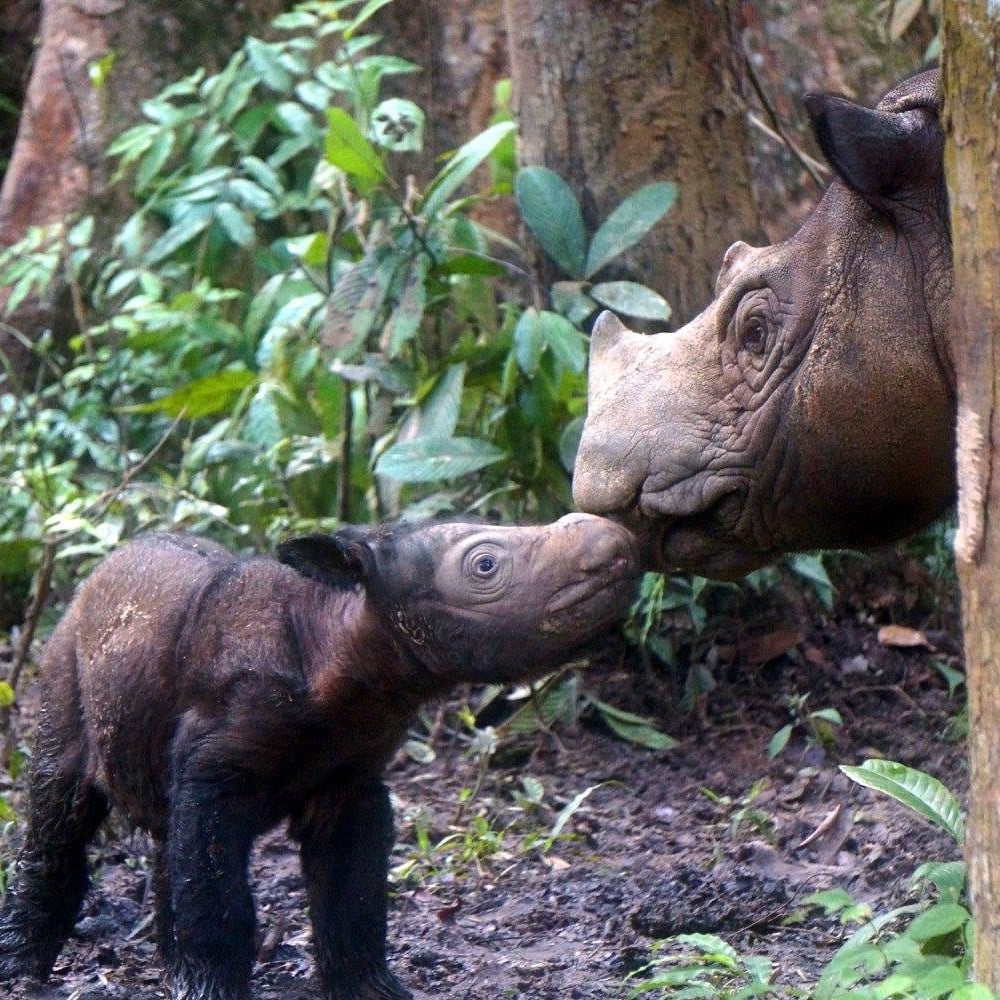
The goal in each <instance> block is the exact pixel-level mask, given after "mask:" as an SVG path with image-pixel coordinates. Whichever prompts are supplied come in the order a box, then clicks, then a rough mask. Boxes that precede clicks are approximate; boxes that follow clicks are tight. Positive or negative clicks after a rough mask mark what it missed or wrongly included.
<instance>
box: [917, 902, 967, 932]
mask: <svg viewBox="0 0 1000 1000" xmlns="http://www.w3.org/2000/svg"><path fill="white" fill-rule="evenodd" d="M971 919H972V915H971V914H970V913H969V911H968V910H967V909H966V908H965V907H964V906H959V904H958V903H938V904H937V905H936V906H932V907H931V908H930V909H929V910H925V911H924V912H923V913H921V914H920V915H919V916H918V917H915V918H914V920H913V922H912V923H911V924H910V926H909V927H907V928H906V931H905V932H904V933H905V935H906V937H908V938H911V939H912V940H914V941H930V940H931V939H932V938H936V937H941V936H942V935H944V934H950V933H951V932H952V931H956V930H958V929H959V928H960V927H964V926H965V924H966V923H968V922H969V921H970V920H971Z"/></svg>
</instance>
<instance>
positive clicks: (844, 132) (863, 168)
mask: <svg viewBox="0 0 1000 1000" xmlns="http://www.w3.org/2000/svg"><path fill="white" fill-rule="evenodd" d="M804 100H805V105H806V111H807V112H808V113H809V118H810V120H811V122H812V128H813V132H814V133H815V134H816V140H817V142H819V145H820V149H822V150H823V154H824V155H825V156H826V158H827V159H828V160H829V161H830V165H831V166H832V167H833V169H834V170H836V171H837V173H838V174H839V176H840V178H841V179H842V180H843V181H844V183H845V184H847V185H848V187H850V188H853V189H854V190H855V191H857V192H858V194H860V195H862V196H863V197H864V198H866V199H868V200H869V201H871V202H872V203H875V204H879V205H881V204H884V202H886V201H890V200H892V198H893V197H894V196H896V195H897V194H899V193H900V192H902V191H904V190H907V189H910V190H916V189H918V188H926V187H931V188H936V187H937V185H938V184H939V182H940V175H941V171H942V166H941V154H942V148H943V144H944V136H943V133H942V131H941V126H940V125H939V123H938V118H937V114H936V111H935V109H934V108H932V107H930V106H918V107H912V108H910V109H908V110H906V111H879V110H874V111H873V110H871V109H870V108H863V107H861V106H860V105H858V104H855V103H854V102H853V101H849V100H848V99H847V98H846V97H841V96H839V95H838V94H806V96H805V98H804Z"/></svg>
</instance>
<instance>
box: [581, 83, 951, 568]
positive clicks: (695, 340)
mask: <svg viewBox="0 0 1000 1000" xmlns="http://www.w3.org/2000/svg"><path fill="white" fill-rule="evenodd" d="M806 105H807V109H808V112H809V116H810V119H811V121H812V126H813V130H814V132H815V134H816V137H817V139H818V141H819V144H820V147H821V149H822V150H823V152H824V154H825V156H826V158H827V159H828V160H829V162H830V165H831V166H832V167H833V170H834V172H835V175H836V176H835V179H834V181H833V183H832V184H831V185H830V187H829V189H828V190H827V192H826V194H825V195H824V197H823V198H822V200H821V201H820V203H819V204H818V205H817V207H816V208H815V209H814V211H813V212H812V214H811V215H810V216H809V218H808V219H807V220H806V221H805V223H804V224H803V226H802V227H801V229H800V230H799V231H798V232H797V233H795V234H794V235H793V236H792V237H791V238H790V239H788V240H785V241H784V242H782V243H778V244H776V245H774V246H767V247H759V248H754V247H750V246H747V245H746V244H745V243H740V242H737V243H734V244H733V245H732V246H731V247H730V248H729V250H728V251H726V254H725V256H724V258H723V261H722V268H721V270H720V273H719V277H718V281H717V285H716V297H715V299H714V300H713V301H712V303H711V304H710V305H709V306H708V308H707V309H705V311H704V312H702V313H701V314H700V315H699V316H697V317H696V318H695V319H693V320H692V321H691V322H690V323H688V324H687V325H686V326H685V327H683V328H682V329H680V330H678V331H677V332H676V333H663V334H657V335H654V336H642V335H639V334H636V333H632V332H631V331H629V330H626V329H625V327H624V326H623V325H622V324H621V323H620V322H618V320H617V319H615V317H614V316H612V315H611V314H609V313H605V314H604V315H603V316H602V317H601V318H600V319H599V320H598V322H597V324H596V326H595V328H594V331H593V337H592V344H591V359H590V399H589V412H588V416H587V422H586V426H585V428H584V433H583V438H582V441H581V445H580V450H579V454H578V456H577V464H576V471H575V476H574V484H573V489H574V497H575V499H576V502H577V504H578V505H579V506H580V508H581V509H583V510H587V511H591V512H594V513H601V514H614V515H616V516H619V517H622V518H623V519H624V520H625V521H626V522H627V523H628V524H629V525H630V526H631V527H632V528H633V529H634V530H636V531H637V533H638V534H639V535H640V536H641V537H642V539H643V542H644V558H645V560H646V562H647V563H648V564H649V565H651V566H652V567H655V568H659V569H671V568H675V567H680V568H686V569H691V570H695V571H697V572H700V573H703V574H705V575H710V576H720V577H727V576H734V575H738V574H740V573H743V572H746V571H748V570H750V569H753V568H754V567H756V566H759V565H762V564H763V563H765V562H768V561H769V560H771V559H772V558H774V557H775V556H777V555H779V554H780V553H782V552H787V551H792V550H798V549H809V548H819V547H836V546H868V545H874V544H879V543H882V542H885V541H890V540H892V539H894V538H897V537H900V536H902V535H904V534H906V533H908V532H910V531H913V530H915V529H916V528H918V527H920V526H922V525H923V524H925V523H927V522H928V521H930V520H932V519H933V518H934V517H935V516H936V515H937V514H939V513H940V512H941V510H942V509H943V508H944V507H945V506H946V505H947V504H948V502H949V501H950V499H951V496H952V494H953V491H954V468H953V452H954V389H953V378H952V373H951V369H950V364H949V359H948V352H947V344H946V340H945V334H946V327H947V318H948V310H949V304H950V297H951V280H952V269H951V246H950V238H949V231H948V206H947V196H946V192H945V189H944V182H943V166H942V146H943V137H942V131H941V127H940V124H939V120H938V112H939V105H940V101H939V80H938V74H937V73H936V72H934V71H932V72H929V73H924V74H921V75H919V76H916V77H914V78H912V79H911V80H908V81H907V82H906V83H904V84H903V85H901V86H900V87H898V88H897V89H896V90H893V91H892V92H890V93H889V94H887V95H886V97H885V98H884V99H883V100H882V101H881V103H880V104H879V105H878V107H877V108H876V109H874V110H869V109H867V108H864V107H860V106H858V105H856V104H854V103H852V102H850V101H848V100H846V99H845V98H842V97H838V96H833V95H810V96H809V97H808V98H807V100H806Z"/></svg>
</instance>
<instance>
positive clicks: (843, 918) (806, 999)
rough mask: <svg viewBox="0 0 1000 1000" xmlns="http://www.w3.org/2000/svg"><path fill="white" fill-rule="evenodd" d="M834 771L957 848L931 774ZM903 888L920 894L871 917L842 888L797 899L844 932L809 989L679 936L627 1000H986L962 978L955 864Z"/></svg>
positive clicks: (873, 763)
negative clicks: (648, 996) (653, 999)
mask: <svg viewBox="0 0 1000 1000" xmlns="http://www.w3.org/2000/svg"><path fill="white" fill-rule="evenodd" d="M841 770H842V771H843V772H844V773H845V774H846V775H847V776H848V777H849V778H851V779H852V780H853V781H856V782H858V783H859V784H862V785H864V786H865V787H867V788H872V789H874V790H876V791H879V792H882V793H884V794H887V795H889V796H891V797H892V798H894V799H895V800H896V801H897V802H899V803H901V804H902V805H905V806H906V807H907V808H908V809H910V810H912V811H913V812H915V813H916V814H917V815H919V816H921V817H923V818H924V819H926V820H928V821H929V822H931V823H933V824H935V825H936V826H938V827H940V828H941V829H942V830H945V831H946V832H947V833H949V834H950V835H951V836H952V837H953V838H954V840H955V843H956V844H957V845H961V843H962V838H963V824H964V817H963V815H962V810H961V807H960V805H959V802H958V800H957V799H956V798H955V796H954V795H953V794H952V793H951V792H950V791H949V790H948V789H947V788H946V787H945V786H944V785H943V784H942V783H941V782H940V781H938V780H937V779H936V778H934V777H932V776H931V775H928V774H925V773H924V772H922V771H918V770H915V769H914V768H910V767H907V766H906V765H904V764H898V763H895V762H893V761H886V760H868V761H865V763H864V764H862V765H861V766H860V767H853V766H847V765H844V766H842V767H841ZM715 798H716V799H718V797H715ZM910 886H911V888H912V889H913V890H914V891H915V892H918V893H920V894H921V897H922V898H920V899H919V900H918V901H916V902H914V903H908V904H905V905H903V906H899V907H896V908H894V909H892V910H890V911H888V912H886V913H880V914H875V915H873V914H872V912H871V909H870V907H868V906H867V904H865V903H860V902H858V901H856V900H855V899H853V898H852V897H851V896H850V894H848V893H846V892H844V891H843V890H842V889H836V888H835V889H829V890H824V891H822V892H816V893H813V894H812V895H811V896H809V897H807V898H806V899H805V900H804V909H808V908H818V909H822V910H823V911H824V913H825V914H826V915H827V916H833V917H836V918H837V919H838V920H839V922H840V923H841V924H842V925H844V926H845V927H848V928H851V931H850V934H849V936H848V938H847V940H846V941H845V942H844V943H843V944H842V945H841V946H840V948H838V950H837V951H836V953H835V954H834V955H833V957H832V958H831V959H830V961H829V962H827V964H826V965H825V967H824V969H823V972H822V974H821V975H820V977H819V980H818V981H817V982H816V984H815V985H814V986H812V987H811V988H803V987H801V986H798V985H795V986H792V985H786V984H781V983H775V982H774V981H773V980H774V978H775V970H774V968H773V966H772V964H771V963H770V962H769V961H768V960H767V959H763V958H760V957H759V956H746V957H744V956H741V955H739V954H738V953H737V952H736V951H735V950H734V949H733V948H732V946H731V945H729V944H727V943H726V942H725V941H723V940H722V939H720V938H717V937H714V936H712V935H680V936H677V937H673V938H669V939H667V940H665V941H663V942H657V943H656V945H655V946H654V957H653V959H652V961H651V962H650V963H649V964H647V965H646V966H644V967H643V968H642V969H639V970H638V971H637V972H635V973H632V974H631V975H630V976H629V977H627V978H626V981H625V982H626V985H629V984H632V985H631V992H630V993H629V996H630V997H636V996H639V995H640V994H642V993H648V992H652V991H656V990H660V991H662V995H663V996H669V997H711V998H719V1000H737V998H743V997H753V996H771V997H781V998H786V997H787V998H801V1000H888V998H891V997H899V998H906V1000H938V998H940V1000H996V998H995V996H994V994H993V993H992V992H991V991H990V990H988V989H987V988H986V987H984V986H981V985H979V984H976V983H973V982H970V981H969V980H970V976H971V969H972V941H973V935H974V927H973V922H972V917H971V914H970V913H969V911H968V909H967V908H966V906H965V903H964V898H965V865H964V864H963V863H962V862H961V861H946V862H930V863H927V864H923V865H921V866H920V867H919V868H918V869H917V870H916V872H915V873H914V874H913V876H912V878H911V880H910ZM802 913H803V910H802V909H800V911H799V912H798V913H797V914H795V915H794V917H793V920H794V921H796V922H798V921H801V919H802ZM668 949H669V950H668ZM640 978H641V980H642V981H641V982H639V983H637V984H636V983H634V980H635V979H640Z"/></svg>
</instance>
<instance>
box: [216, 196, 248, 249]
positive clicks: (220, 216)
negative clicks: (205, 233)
mask: <svg viewBox="0 0 1000 1000" xmlns="http://www.w3.org/2000/svg"><path fill="white" fill-rule="evenodd" d="M215 218H216V220H217V221H218V223H219V225H220V226H221V227H222V230H223V232H224V233H225V234H226V235H227V236H228V237H229V238H230V239H231V240H232V241H233V243H235V244H236V245H237V246H238V247H245V246H249V245H250V244H251V243H253V241H254V239H255V238H256V235H257V234H256V233H255V232H254V228H253V226H252V225H251V223H250V220H249V219H248V218H247V217H246V216H245V215H244V214H243V213H242V212H241V211H240V210H239V209H238V208H237V207H236V206H235V205H234V204H233V203H232V202H229V201H220V202H219V204H218V205H216V206H215Z"/></svg>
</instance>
